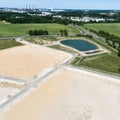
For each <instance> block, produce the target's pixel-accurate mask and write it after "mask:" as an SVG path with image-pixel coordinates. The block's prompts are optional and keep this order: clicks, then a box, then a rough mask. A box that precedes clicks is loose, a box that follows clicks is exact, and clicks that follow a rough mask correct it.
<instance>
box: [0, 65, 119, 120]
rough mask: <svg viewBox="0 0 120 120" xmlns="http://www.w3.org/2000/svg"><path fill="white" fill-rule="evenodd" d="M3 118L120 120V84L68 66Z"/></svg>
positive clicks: (15, 119) (18, 119)
mask: <svg viewBox="0 0 120 120" xmlns="http://www.w3.org/2000/svg"><path fill="white" fill-rule="evenodd" d="M2 117H3V119H2V120H120V82H119V80H116V79H113V78H110V77H105V76H102V75H98V74H95V73H91V72H86V71H83V70H79V71H78V70H75V69H72V68H69V67H67V68H66V69H64V70H61V71H57V73H56V74H55V75H54V76H51V78H50V79H49V80H46V82H45V83H44V84H43V85H42V86H41V87H40V86H39V87H38V88H37V89H35V90H34V91H33V92H31V93H30V94H29V96H27V97H25V98H24V99H23V100H22V101H21V102H20V103H18V104H16V105H14V106H13V107H12V108H11V109H10V110H9V111H8V112H6V113H4V115H3V116H2Z"/></svg>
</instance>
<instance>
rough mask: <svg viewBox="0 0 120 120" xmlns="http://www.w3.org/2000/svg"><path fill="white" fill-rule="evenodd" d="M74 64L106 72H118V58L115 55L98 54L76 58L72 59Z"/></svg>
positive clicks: (119, 61) (119, 63) (119, 59)
mask: <svg viewBox="0 0 120 120" xmlns="http://www.w3.org/2000/svg"><path fill="white" fill-rule="evenodd" d="M73 64H74V65H75V66H86V67H90V68H94V69H98V70H103V71H106V72H112V73H119V74H120V58H119V57H118V56H116V55H112V54H111V55H110V54H105V55H100V56H95V58H94V57H92V58H86V59H83V60H81V58H76V59H75V60H74V61H73Z"/></svg>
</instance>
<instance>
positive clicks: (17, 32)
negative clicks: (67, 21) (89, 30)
mask: <svg viewBox="0 0 120 120" xmlns="http://www.w3.org/2000/svg"><path fill="white" fill-rule="evenodd" d="M31 29H32V30H34V29H42V30H48V32H49V34H59V31H60V29H67V30H68V33H69V35H76V34H79V30H77V29H75V28H73V27H71V26H69V25H61V24H55V23H53V24H52V23H51V24H0V37H3V36H28V31H29V30H31Z"/></svg>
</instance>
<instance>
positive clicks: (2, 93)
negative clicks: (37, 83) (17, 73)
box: [0, 87, 20, 104]
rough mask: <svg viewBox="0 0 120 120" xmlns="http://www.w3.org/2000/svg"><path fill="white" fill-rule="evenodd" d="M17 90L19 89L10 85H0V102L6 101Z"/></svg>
mask: <svg viewBox="0 0 120 120" xmlns="http://www.w3.org/2000/svg"><path fill="white" fill-rule="evenodd" d="M18 92H20V89H17V88H12V87H9V88H6V87H0V104H2V103H4V102H5V101H7V100H8V99H9V98H10V97H12V96H14V95H16V94H17V93H18Z"/></svg>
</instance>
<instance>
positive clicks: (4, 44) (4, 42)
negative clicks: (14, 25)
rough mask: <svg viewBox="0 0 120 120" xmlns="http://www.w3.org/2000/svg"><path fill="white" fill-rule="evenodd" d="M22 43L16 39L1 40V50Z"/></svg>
mask: <svg viewBox="0 0 120 120" xmlns="http://www.w3.org/2000/svg"><path fill="white" fill-rule="evenodd" d="M19 45H22V44H21V43H18V42H16V41H15V40H0V50H2V49H6V48H11V47H15V46H19Z"/></svg>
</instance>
